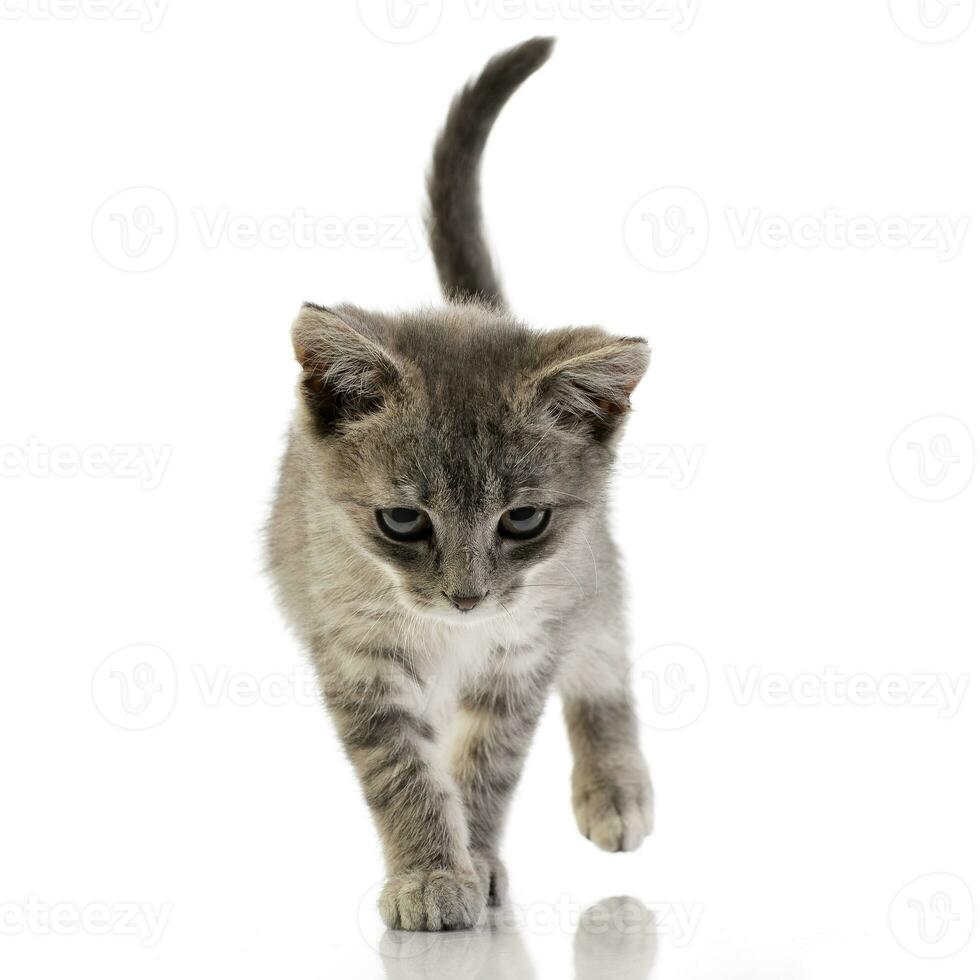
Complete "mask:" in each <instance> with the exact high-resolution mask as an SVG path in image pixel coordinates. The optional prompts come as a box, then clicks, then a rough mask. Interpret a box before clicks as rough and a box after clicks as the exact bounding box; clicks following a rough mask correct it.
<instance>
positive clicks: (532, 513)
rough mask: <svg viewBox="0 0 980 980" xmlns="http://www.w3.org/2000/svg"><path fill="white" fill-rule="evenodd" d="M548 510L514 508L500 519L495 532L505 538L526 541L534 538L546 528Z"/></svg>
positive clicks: (548, 515) (549, 513)
mask: <svg viewBox="0 0 980 980" xmlns="http://www.w3.org/2000/svg"><path fill="white" fill-rule="evenodd" d="M550 517H551V511H550V510H544V509H543V508H538V507H515V508H514V510H509V511H507V513H506V514H504V516H503V517H501V518H500V523H499V524H498V525H497V530H498V531H499V532H500V534H501V535H502V536H503V537H505V538H513V539H515V540H516V541H527V540H528V539H529V538H536V537H537V536H538V535H539V534H540V533H541V532H542V531H543V530H544V529H545V528H546V527H547V526H548V520H549V518H550Z"/></svg>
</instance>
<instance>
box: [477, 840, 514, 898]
mask: <svg viewBox="0 0 980 980" xmlns="http://www.w3.org/2000/svg"><path fill="white" fill-rule="evenodd" d="M472 857H473V865H474V866H475V867H476V873H477V875H478V876H479V878H480V885H481V886H482V888H483V894H484V895H486V897H487V905H503V903H504V902H505V901H506V900H507V869H506V868H505V867H504V865H503V862H502V861H501V860H500V858H499V857H497V855H496V854H488V853H485V852H483V851H475V852H473V855H472Z"/></svg>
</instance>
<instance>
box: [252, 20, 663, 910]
mask: <svg viewBox="0 0 980 980" xmlns="http://www.w3.org/2000/svg"><path fill="white" fill-rule="evenodd" d="M552 43H553V42H552V40H551V39H543V38H536V39H533V40H530V41H527V42H526V43H524V44H522V45H520V46H518V47H516V48H514V49H512V50H510V51H506V52H504V53H503V54H500V55H498V56H497V57H495V58H494V59H492V60H491V61H490V62H489V63H488V65H487V66H486V68H485V69H484V71H483V73H482V74H481V75H480V76H479V77H478V78H477V79H476V80H475V81H474V82H472V83H471V84H469V85H468V86H466V87H465V88H464V89H463V90H462V91H461V92H460V93H459V95H458V96H457V97H456V99H455V101H454V102H453V104H452V107H451V108H450V110H449V116H448V118H447V120H446V125H445V129H444V130H443V132H442V134H441V135H440V137H439V139H438V142H437V143H436V147H435V157H434V161H433V165H432V171H431V174H430V176H429V181H428V191H429V198H430V203H431V216H430V237H431V244H432V251H433V253H434V255H435V260H436V264H437V266H438V270H439V275H440V278H441V281H442V287H443V290H444V293H445V296H446V300H447V302H446V305H445V306H444V307H441V308H438V309H423V310H420V311H417V312H414V313H406V314H402V315H391V314H382V313H374V312H370V311H368V310H363V309H361V308H359V307H355V306H351V305H349V304H344V305H341V306H337V307H332V308H325V307H321V306H315V305H313V304H307V305H305V306H304V307H303V308H302V310H301V311H300V313H299V316H298V318H297V320H296V322H295V324H294V326H293V344H294V347H295V352H296V357H297V359H298V360H299V363H300V365H301V367H302V378H301V381H300V385H299V404H298V407H297V410H296V415H295V419H294V422H293V425H292V429H291V432H290V436H289V443H288V447H287V450H286V454H285V458H284V460H283V464H282V472H281V476H280V482H279V488H278V494H277V499H276V501H275V505H274V510H273V514H272V517H271V520H270V524H269V529H268V543H269V561H270V567H271V572H272V574H273V576H274V578H275V580H276V584H277V586H278V590H279V593H280V596H281V599H282V601H283V603H284V605H285V607H286V610H287V612H288V615H289V617H290V619H291V620H292V622H293V624H294V625H295V626H296V628H297V629H298V631H299V634H300V636H301V638H302V640H303V642H304V643H305V644H306V645H307V646H308V648H309V651H310V654H311V656H312V659H313V663H314V665H315V667H316V670H317V672H318V676H319V678H320V681H321V683H322V687H323V693H324V698H325V702H326V704H327V706H328V709H329V711H330V714H331V715H332V717H333V720H334V723H335V724H336V727H337V730H338V732H339V735H340V738H341V740H342V741H343V744H344V747H345V749H346V752H347V755H348V756H349V758H350V760H351V762H352V763H353V765H354V767H355V769H356V770H357V774H358V776H359V777H360V781H361V784H362V786H363V790H364V795H365V797H366V799H367V803H368V805H369V807H370V809H371V812H372V815H373V816H374V819H375V822H376V824H377V827H378V831H379V833H380V836H381V840H382V844H383V848H384V854H385V859H386V864H387V868H388V881H387V884H386V885H385V887H384V890H383V892H382V895H381V899H380V910H381V915H382V917H383V919H384V921H385V922H386V923H387V925H388V926H390V927H392V928H402V929H430V930H437V929H453V928H460V927H466V926H471V925H473V924H474V923H475V922H476V920H477V918H478V917H479V915H480V913H481V911H482V909H483V907H484V905H485V904H486V903H487V902H489V903H491V904H495V903H499V902H500V901H501V900H502V899H503V896H504V893H505V889H506V875H505V871H504V867H503V864H502V863H501V861H500V843H501V833H502V829H503V823H504V817H505V813H506V810H507V807H508V804H509V802H510V799H511V796H512V795H513V791H514V787H515V785H516V783H517V781H518V778H519V776H520V772H521V767H522V764H523V761H524V757H525V754H526V752H527V750H528V745H529V743H530V741H531V737H532V735H533V733H534V729H535V726H536V725H537V722H538V719H539V717H540V715H541V712H542V709H543V707H544V703H545V699H546V698H547V696H548V692H549V690H550V689H551V688H552V687H557V689H558V691H559V692H560V694H561V697H562V700H563V702H564V711H565V719H566V723H567V726H568V734H569V738H570V740H571V745H572V750H573V753H574V760H575V761H574V768H573V772H572V802H573V806H574V810H575V816H576V818H577V821H578V825H579V828H580V830H581V831H582V833H583V834H584V835H585V836H586V837H588V838H589V839H590V840H592V841H593V842H594V843H596V844H597V845H598V846H599V847H601V848H603V849H604V850H608V851H622V850H632V849H634V848H636V847H638V846H639V844H640V842H641V841H642V840H643V838H644V837H645V836H646V835H647V834H648V833H649V832H650V830H651V820H652V801H651V790H650V781H649V777H648V775H647V770H646V766H645V763H644V761H643V757H642V754H641V751H640V748H639V744H638V737H637V725H636V720H635V716H634V712H633V706H632V700H631V695H630V690H629V687H628V681H627V673H628V664H627V658H626V649H627V637H626V629H625V624H624V613H623V598H622V581H621V573H620V569H619V559H618V555H617V551H616V547H615V545H614V544H613V542H612V540H611V538H610V535H609V529H608V523H607V518H606V513H605V509H606V484H607V482H608V480H609V476H610V470H611V467H612V465H613V461H614V448H615V445H616V442H617V441H618V437H619V435H620V433H621V430H622V427H623V423H624V421H625V418H626V415H627V413H628V411H629V396H630V394H631V392H632V391H633V389H634V388H635V387H636V385H637V383H638V382H639V380H640V378H641V377H642V375H643V373H644V371H645V370H646V367H647V361H648V358H649V352H648V348H647V345H646V342H645V341H643V340H641V339H638V338H625V337H617V336H612V335H610V334H607V333H605V332H603V331H602V330H600V329H599V328H597V327H568V328H565V329H561V330H554V331H549V332H540V331H533V330H531V329H530V328H528V327H527V326H525V325H524V324H523V323H521V322H520V321H519V320H517V319H516V318H515V317H513V316H512V315H511V314H510V313H508V312H507V311H506V310H505V308H504V303H503V298H502V295H501V290H500V285H499V283H498V281H497V278H496V275H495V274H494V270H493V267H492V265H491V262H490V257H489V254H488V251H487V246H486V243H485V242H484V239H483V236H482V233H481V225H482V218H481V210H480V204H479V166H480V155H481V152H482V150H483V147H484V144H485V143H486V139H487V136H488V134H489V131H490V128H491V126H492V124H493V122H494V119H495V118H496V116H497V114H498V113H499V112H500V110H501V108H502V107H503V105H504V103H505V102H506V101H507V99H508V98H509V97H510V96H511V95H512V94H513V92H514V91H515V89H517V87H518V86H519V85H520V84H521V83H522V82H523V81H524V80H525V79H526V78H527V77H528V76H530V75H531V74H532V73H533V72H535V71H536V70H537V69H538V68H539V67H540V66H541V65H542V64H543V63H544V62H545V61H546V60H547V58H548V56H549V54H550V53H551V48H552Z"/></svg>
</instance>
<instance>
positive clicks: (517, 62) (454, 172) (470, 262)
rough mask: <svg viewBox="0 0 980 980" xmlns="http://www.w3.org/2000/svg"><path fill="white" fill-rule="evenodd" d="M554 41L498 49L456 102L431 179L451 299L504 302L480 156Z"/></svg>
mask: <svg viewBox="0 0 980 980" xmlns="http://www.w3.org/2000/svg"><path fill="white" fill-rule="evenodd" d="M554 43H555V42H554V38H550V37H535V38H532V39H531V40H530V41H525V42H524V43H523V44H519V45H518V46H517V47H516V48H510V49H509V50H507V51H504V52H502V53H501V54H498V55H496V56H495V57H494V58H492V59H491V60H490V61H489V62H488V63H487V66H486V68H484V69H483V71H482V72H481V73H480V75H479V77H478V78H476V79H475V80H474V81H472V82H470V83H469V84H468V85H466V86H465V87H464V88H463V89H462V90H461V91H460V92H459V94H458V95H457V96H456V98H455V99H453V103H452V105H451V106H450V107H449V115H448V116H447V117H446V125H445V126H444V128H443V130H442V132H441V133H440V134H439V138H438V139H437V140H436V146H435V151H434V153H433V156H432V169H431V171H430V172H429V177H428V190H429V205H430V212H429V244H430V246H431V248H432V254H433V256H434V257H435V260H436V268H437V269H438V271H439V281H440V282H441V283H442V291H443V293H444V294H445V296H446V298H447V299H450V300H472V299H476V300H480V301H482V302H486V303H491V304H495V305H499V306H502V305H503V293H502V291H501V288H500V283H499V282H498V280H497V276H496V273H495V272H494V269H493V262H492V261H491V259H490V252H489V250H488V248H487V243H486V239H485V238H484V235H483V210H482V208H481V206H480V158H481V156H482V154H483V148H484V146H486V143H487V136H489V135H490V129H491V128H492V126H493V124H494V120H496V118H497V116H498V115H499V113H500V110H501V109H502V108H503V107H504V105H505V104H506V102H507V100H508V99H509V98H510V97H511V95H513V93H514V92H515V91H516V90H517V88H518V87H519V86H520V85H521V83H522V82H523V81H524V80H525V79H526V78H528V77H529V76H530V75H533V74H534V72H536V71H537V70H538V69H539V68H540V67H541V66H542V65H543V64H544V63H545V62H546V61H547V60H548V57H549V55H550V54H551V49H552V48H553V47H554Z"/></svg>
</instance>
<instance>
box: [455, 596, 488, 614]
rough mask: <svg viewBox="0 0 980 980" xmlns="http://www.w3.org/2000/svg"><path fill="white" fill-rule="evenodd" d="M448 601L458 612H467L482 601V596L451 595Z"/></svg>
mask: <svg viewBox="0 0 980 980" xmlns="http://www.w3.org/2000/svg"><path fill="white" fill-rule="evenodd" d="M448 599H449V601H450V602H451V603H452V604H453V605H454V606H455V607H456V608H457V609H458V610H459V611H460V612H469V611H470V610H471V609H473V608H474V607H475V606H478V605H479V604H480V602H481V601H482V599H483V596H482V595H451V596H448Z"/></svg>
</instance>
